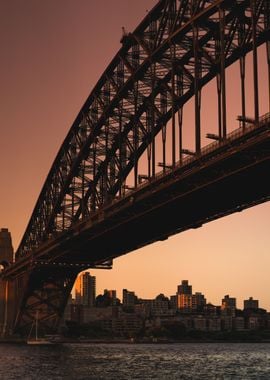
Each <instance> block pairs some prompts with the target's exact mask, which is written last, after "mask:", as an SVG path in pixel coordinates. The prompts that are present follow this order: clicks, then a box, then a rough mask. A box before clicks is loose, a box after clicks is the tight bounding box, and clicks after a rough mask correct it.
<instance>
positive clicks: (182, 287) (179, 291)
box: [72, 271, 268, 311]
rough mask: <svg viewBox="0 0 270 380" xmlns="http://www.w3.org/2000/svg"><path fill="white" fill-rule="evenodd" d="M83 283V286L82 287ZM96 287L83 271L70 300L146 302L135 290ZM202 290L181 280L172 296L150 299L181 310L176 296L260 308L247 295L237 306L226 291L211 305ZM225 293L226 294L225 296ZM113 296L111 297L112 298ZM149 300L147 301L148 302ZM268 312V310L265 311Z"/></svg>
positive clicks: (237, 302)
mask: <svg viewBox="0 0 270 380" xmlns="http://www.w3.org/2000/svg"><path fill="white" fill-rule="evenodd" d="M83 283H84V285H83ZM96 286H97V281H96V277H95V276H93V275H91V273H90V272H88V271H84V272H81V273H80V274H79V275H78V277H77V280H76V282H75V284H74V288H73V291H72V299H73V301H74V302H75V304H82V305H85V306H92V307H93V306H94V300H95V299H96V298H97V297H100V296H103V295H106V294H108V295H109V297H111V298H112V297H113V298H114V299H119V301H120V302H121V303H122V304H125V298H128V297H129V295H131V296H132V298H136V299H137V301H140V300H143V299H144V300H146V298H145V297H141V295H140V294H138V293H137V292H136V290H135V289H132V290H131V289H127V288H123V289H122V291H121V292H120V294H121V296H120V295H119V293H117V291H116V290H115V289H114V288H113V286H111V287H110V288H109V289H104V290H103V291H99V292H97V291H96ZM90 289H91V292H92V294H94V295H95V296H91V301H90V302H89V301H85V300H86V299H88V297H89V290H90ZM201 291H202V289H196V290H195V291H194V289H193V285H192V284H191V283H190V282H189V280H181V283H180V282H179V284H178V285H177V284H176V285H175V293H174V294H167V293H166V292H162V291H161V293H159V294H156V295H155V296H154V297H153V298H150V299H151V300H153V299H156V298H158V297H159V296H164V297H165V298H168V299H169V300H170V302H176V304H177V305H179V308H183V306H181V305H182V304H184V303H185V300H180V299H177V298H176V299H175V300H173V298H174V297H177V296H178V295H185V296H186V295H187V296H190V297H191V299H192V297H198V298H199V300H200V301H199V302H201V301H202V300H203V303H202V304H203V305H204V306H205V305H209V304H211V305H213V306H221V308H222V307H223V306H224V307H231V306H232V303H233V307H235V308H236V309H239V310H241V309H248V308H249V307H250V308H254V309H258V308H260V299H257V300H256V299H254V297H253V296H252V295H248V296H247V297H246V298H244V299H243V302H242V305H239V303H240V302H239V300H237V298H236V297H234V296H233V295H229V294H228V293H226V291H224V292H223V293H224V296H221V295H220V300H219V303H217V304H215V305H214V304H213V303H212V302H210V301H209V300H208V298H207V294H206V293H205V292H203V293H202V292H201ZM225 293H226V294H225ZM112 294H113V296H112ZM150 299H149V300H150ZM191 305H192V300H190V307H191ZM248 305H253V306H252V307H251V306H248ZM266 311H268V310H266Z"/></svg>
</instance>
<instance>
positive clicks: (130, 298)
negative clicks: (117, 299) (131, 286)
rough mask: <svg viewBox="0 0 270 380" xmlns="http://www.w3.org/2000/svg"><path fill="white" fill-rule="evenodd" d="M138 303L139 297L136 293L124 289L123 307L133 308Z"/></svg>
mask: <svg viewBox="0 0 270 380" xmlns="http://www.w3.org/2000/svg"><path fill="white" fill-rule="evenodd" d="M137 302H138V297H137V296H136V294H135V293H134V292H131V291H129V290H127V289H123V306H124V307H133V306H134V305H135V304H136V303H137Z"/></svg>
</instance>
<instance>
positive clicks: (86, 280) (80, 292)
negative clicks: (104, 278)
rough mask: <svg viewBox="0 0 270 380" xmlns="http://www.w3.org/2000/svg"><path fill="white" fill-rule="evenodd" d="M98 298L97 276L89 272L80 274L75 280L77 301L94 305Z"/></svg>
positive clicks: (80, 303) (86, 304)
mask: <svg viewBox="0 0 270 380" xmlns="http://www.w3.org/2000/svg"><path fill="white" fill-rule="evenodd" d="M95 299H96V277H95V276H91V275H90V273H89V272H84V273H82V274H80V275H79V276H78V278H77V280H76V282H75V303H76V304H77V305H85V306H94V304H95Z"/></svg>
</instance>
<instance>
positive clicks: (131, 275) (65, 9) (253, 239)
mask: <svg viewBox="0 0 270 380" xmlns="http://www.w3.org/2000/svg"><path fill="white" fill-rule="evenodd" d="M155 3H156V1H138V2H136V4H135V3H134V4H128V6H127V4H126V2H125V1H123V0H117V1H115V2H113V4H111V3H110V4H108V3H107V2H106V1H104V0H103V1H99V2H92V4H90V3H89V2H86V1H82V2H81V3H80V6H75V5H74V4H72V2H71V1H65V2H64V1H59V2H58V3H57V4H55V2H53V1H47V2H46V4H41V3H36V2H34V1H30V0H28V1H25V2H24V4H23V5H22V4H20V2H19V1H13V2H12V4H11V3H9V4H8V2H6V3H2V4H1V8H2V11H1V12H0V14H1V16H0V17H1V23H0V28H1V33H0V34H1V36H2V38H3V44H1V45H3V49H4V50H3V62H2V64H1V65H2V69H3V70H2V72H1V75H2V77H3V78H1V83H3V86H1V89H0V91H1V93H0V98H1V104H2V105H4V106H3V107H2V110H1V116H0V118H1V119H0V122H1V130H0V133H1V139H0V141H1V143H0V144H1V147H0V148H1V149H0V155H1V160H0V162H1V172H2V183H1V188H0V202H1V207H0V211H1V213H0V227H7V228H9V230H10V232H11V234H12V238H13V245H14V248H15V249H16V247H17V246H18V243H19V241H20V238H21V236H22V234H23V232H24V230H25V228H26V225H27V223H28V220H29V218H30V216H31V213H32V210H33V207H34V205H35V202H36V199H37V197H38V194H39V192H40V191H41V187H42V185H43V183H44V180H45V178H46V176H47V174H48V171H49V168H50V166H51V164H52V162H53V160H54V157H55V155H56V153H57V151H58V149H59V146H60V144H61V143H62V141H63V139H64V138H65V136H66V133H67V132H68V130H69V128H70V125H71V123H72V122H73V120H74V118H75V117H76V115H77V113H78V112H79V109H80V108H81V106H82V104H83V103H84V101H85V99H86V97H87V96H88V94H89V92H90V91H91V89H92V88H93V86H94V85H95V83H96V81H97V80H98V78H99V77H100V75H101V73H102V72H103V71H104V70H105V68H106V66H107V64H108V63H109V62H110V60H111V59H112V57H113V56H114V55H115V53H116V52H117V50H118V49H119V47H120V42H119V41H120V38H121V33H122V31H121V27H122V26H123V25H124V26H125V28H126V29H127V30H133V29H134V28H135V27H136V26H137V24H138V23H139V22H140V21H141V19H142V18H143V17H144V16H145V15H146V9H151V8H152V6H153V5H154V4H155ZM114 7H117V9H119V13H118V14H117V16H116V17H115V18H114V19H112V18H111V17H110V15H111V14H112V12H113V8H114ZM105 9H106V12H105V13H104V10H105ZM11 14H12V17H11V16H10V15H11ZM101 19H102V20H103V23H102V25H99V24H101V22H100V20H101ZM33 30H34V31H35V33H33ZM101 46H102V47H101ZM93 57H94V58H93ZM237 68H238V67H237ZM231 73H232V75H233V72H231ZM265 75H266V71H265ZM263 79H264V75H261V81H262V80H263ZM260 83H261V82H260ZM230 88H231V87H230V86H229V90H230ZM232 102H233V100H230V107H232V104H231V103H232ZM209 103H211V100H210V102H209ZM265 103H267V99H266V100H265V99H263V100H262V110H264V111H266V105H265ZM232 114H233V115H234V119H236V115H237V113H236V112H235V113H234V112H232ZM212 122H213V120H212ZM269 211H270V205H269V203H266V204H262V205H260V206H256V207H254V208H251V209H248V210H245V211H243V212H242V213H238V214H234V215H231V216H227V217H225V218H222V219H220V220H217V221H214V222H211V223H209V224H207V225H204V226H203V227H202V228H200V229H196V230H189V231H186V232H184V233H181V234H179V235H175V236H173V237H170V238H169V239H168V240H167V241H164V242H157V243H154V244H152V245H150V246H147V247H145V248H142V249H140V250H137V251H135V252H133V253H130V254H128V255H126V256H123V257H121V258H119V259H117V260H115V261H114V268H113V270H112V271H104V270H98V271H97V270H95V271H91V273H92V274H93V275H95V276H96V277H97V282H98V286H97V292H98V293H100V292H101V291H100V290H101V289H105V288H110V287H112V286H113V288H116V290H117V291H119V289H121V288H123V287H127V288H128V289H136V291H137V292H138V293H140V294H141V295H142V296H143V297H146V298H148V297H149V298H151V297H152V296H153V295H154V294H159V293H160V292H161V291H159V289H161V288H162V287H163V284H164V283H166V284H167V290H166V293H168V294H169V293H171V291H172V289H173V287H174V284H175V283H176V282H177V281H176V279H179V278H189V279H190V281H191V283H192V284H193V286H194V288H196V289H205V294H209V301H210V302H212V303H214V304H215V303H216V302H217V300H218V297H219V294H221V291H220V290H221V289H222V288H226V289H228V293H229V294H233V295H234V296H235V297H236V298H237V299H239V300H241V299H242V300H243V299H245V298H247V297H249V295H250V294H251V295H252V296H253V297H254V298H255V299H260V300H261V306H262V307H264V308H266V309H270V297H269V294H268V288H269V276H268V273H267V268H268V267H269V264H270V257H269V249H268V247H269V243H270V237H269V234H268V229H269V228H268V223H267V222H268V218H267V217H268V215H269ZM114 284H115V285H114Z"/></svg>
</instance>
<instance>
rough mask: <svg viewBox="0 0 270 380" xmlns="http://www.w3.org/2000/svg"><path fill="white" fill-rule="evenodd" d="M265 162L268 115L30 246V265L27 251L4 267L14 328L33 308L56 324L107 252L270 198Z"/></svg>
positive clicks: (26, 323) (269, 146) (22, 326)
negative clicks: (80, 279)
mask: <svg viewBox="0 0 270 380" xmlns="http://www.w3.org/2000/svg"><path fill="white" fill-rule="evenodd" d="M269 164H270V123H269V120H267V122H266V123H265V124H264V125H263V126H261V127H260V128H254V129H251V131H249V132H248V133H246V134H244V135H240V137H239V138H238V139H233V140H231V141H230V140H229V139H228V140H224V142H221V143H219V144H218V145H217V148H216V149H214V150H210V151H209V152H205V154H203V155H201V156H199V157H196V158H194V159H191V160H190V162H189V163H187V164H186V165H184V166H179V167H176V168H175V169H174V170H168V171H167V173H165V174H164V173H163V174H162V175H161V176H160V177H156V179H154V180H152V181H151V182H150V183H148V184H147V185H145V186H141V188H139V189H138V190H136V192H130V194H129V195H127V196H126V197H125V198H123V199H121V200H119V201H114V202H112V203H111V204H108V205H107V206H104V208H103V209H102V210H101V211H99V212H97V213H96V214H94V215H93V216H92V217H91V218H89V220H87V221H85V222H83V223H80V224H78V225H76V226H74V227H73V229H72V230H70V231H68V232H66V233H64V234H61V235H60V236H58V237H56V238H55V239H52V240H50V241H49V242H47V243H45V244H44V245H43V246H41V247H40V248H39V249H38V250H37V251H36V252H35V255H34V259H32V260H33V261H32V264H31V265H30V267H31V269H29V260H30V259H29V258H28V259H27V260H26V259H23V260H18V262H16V265H15V266H14V267H11V268H10V269H9V270H8V271H7V272H6V273H7V274H8V276H9V278H12V277H14V278H15V280H16V281H17V282H18V283H20V282H21V286H19V288H20V289H21V290H22V292H23V293H22V294H24V296H23V301H22V302H21V307H20V312H19V314H18V315H17V318H16V323H15V327H16V331H20V332H26V331H29V329H30V326H31V323H32V320H33V318H34V315H35V313H36V311H37V310H39V311H41V315H42V318H41V323H42V325H43V328H44V331H47V332H48V331H56V329H57V327H58V326H59V322H60V319H61V317H62V314H63V311H64V308H65V305H66V302H67V299H68V296H69V294H70V291H71V289H72V285H73V283H74V281H75V278H76V275H77V274H78V273H79V272H80V271H81V270H83V269H85V268H87V267H88V268H89V267H95V266H98V265H102V263H103V264H104V265H105V266H106V263H107V264H108V265H109V264H110V260H111V259H113V258H115V257H118V256H121V255H123V254H125V253H128V252H130V251H133V250H135V249H137V248H140V247H143V246H144V245H147V244H149V243H151V242H155V241H158V240H164V239H166V238H168V237H169V236H170V235H173V234H176V233H178V232H181V231H184V230H187V229H190V228H198V227H200V226H201V225H202V224H203V223H207V222H209V221H211V220H214V219H217V218H219V217H222V216H224V215H228V214H231V213H233V212H237V211H241V210H243V209H245V208H247V207H250V206H253V205H255V204H259V203H262V202H265V201H267V200H269V197H270V188H269V186H268V185H266V184H267V183H268V174H269ZM180 249H181V248H180ZM15 267H16V268H15ZM26 268H28V270H27V271H26ZM48 273H50V275H49V276H48ZM18 274H19V276H18ZM15 280H14V281H15ZM25 289H28V293H24V290H25Z"/></svg>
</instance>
